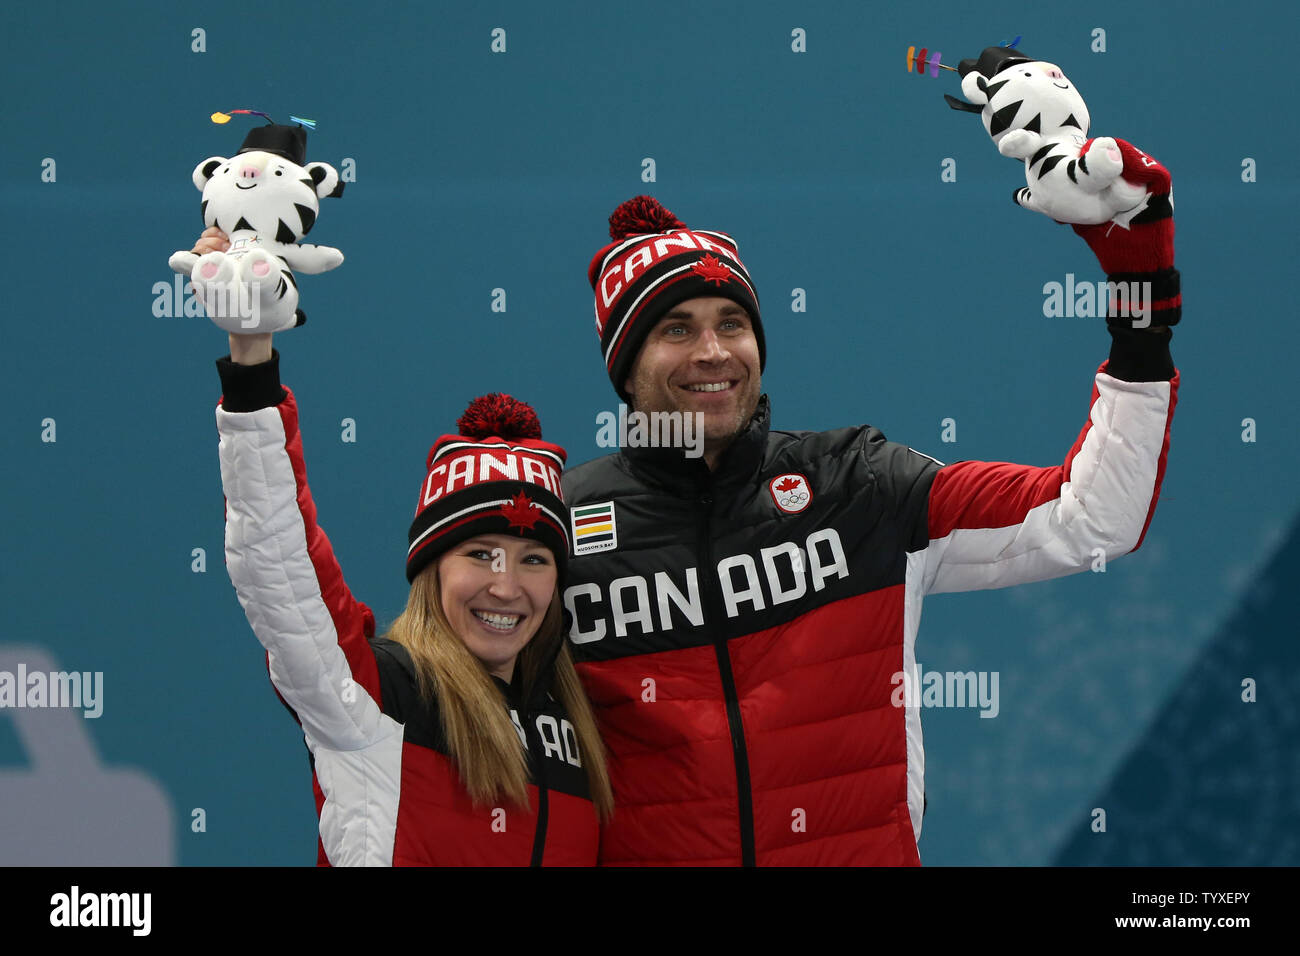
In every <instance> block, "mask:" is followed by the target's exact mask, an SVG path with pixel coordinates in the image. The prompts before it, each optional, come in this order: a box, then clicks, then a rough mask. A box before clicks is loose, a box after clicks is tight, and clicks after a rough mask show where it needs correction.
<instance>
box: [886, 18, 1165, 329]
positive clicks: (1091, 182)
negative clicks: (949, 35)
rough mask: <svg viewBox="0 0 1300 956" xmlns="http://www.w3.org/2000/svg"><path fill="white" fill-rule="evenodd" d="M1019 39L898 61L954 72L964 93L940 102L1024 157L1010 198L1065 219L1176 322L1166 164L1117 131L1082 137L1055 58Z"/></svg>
mask: <svg viewBox="0 0 1300 956" xmlns="http://www.w3.org/2000/svg"><path fill="white" fill-rule="evenodd" d="M1019 41H1020V38H1019V37H1016V39H1015V41H1013V42H1012V43H1010V44H1007V45H1004V46H991V47H986V48H985V49H984V50H983V51H982V52H981V53H980V55H979V57H978V59H966V60H962V61H961V62H960V63H958V64H957V66H956V67H951V66H945V65H943V64H942V63H941V62H940V59H941V57H942V54H939V53H928V52H927V51H926V50H925V49H922V50H921V51H920V53H919V54H917V52H916V48H915V47H910V48H909V49H908V52H907V68H908V71H909V72H910V71H911V70H912V69H913V67H914V66H915V67H917V68H918V72H920V73H922V74H924V73H925V72H926V69H927V67H928V68H929V72H930V75H931V76H938V75H939V70H941V69H943V70H948V71H950V72H953V73H957V74H959V75H960V76H961V91H962V94H963V95H964V96H965V98H966V99H965V101H963V100H960V99H958V98H957V97H955V96H951V95H949V94H944V99H945V100H946V101H947V103H948V105H949V106H951V107H952V108H953V109H955V110H962V111H964V112H968V113H978V114H979V116H980V118H981V120H983V123H984V129H985V131H986V132H987V133H988V134H989V136H990V137H991V138H992V140H993V143H994V145H996V146H997V148H998V152H999V153H1001V154H1002V155H1003V156H1008V157H1011V158H1013V159H1018V160H1020V161H1022V162H1023V164H1024V167H1025V180H1026V184H1025V185H1024V186H1020V187H1018V188H1017V189H1016V190H1015V191H1014V192H1013V194H1012V199H1013V200H1014V201H1015V202H1016V203H1017V204H1018V205H1020V206H1023V207H1024V208H1026V209H1030V210H1033V211H1035V212H1040V213H1042V214H1044V215H1046V216H1050V217H1051V218H1052V219H1054V220H1056V221H1057V222H1060V223H1069V224H1070V225H1071V226H1072V227H1073V228H1074V231H1075V232H1076V233H1078V234H1079V235H1080V236H1082V237H1083V238H1084V240H1086V241H1087V243H1088V245H1089V247H1090V248H1091V249H1092V251H1093V252H1094V253H1096V255H1097V258H1098V260H1099V261H1100V263H1101V266H1102V268H1103V269H1104V270H1105V272H1106V274H1107V277H1108V279H1109V280H1110V281H1112V282H1115V283H1120V282H1128V283H1134V282H1138V283H1150V285H1149V286H1147V285H1144V286H1143V287H1144V288H1147V289H1150V290H1151V291H1150V295H1151V299H1152V301H1151V302H1150V303H1148V304H1149V306H1150V307H1151V309H1152V312H1151V319H1152V326H1153V328H1163V327H1168V326H1172V325H1175V324H1177V322H1178V320H1179V319H1180V318H1181V315H1182V294H1181V288H1180V280H1179V275H1178V270H1177V269H1175V268H1174V267H1173V263H1174V220H1173V213H1174V202H1173V186H1172V182H1171V179H1170V175H1169V170H1168V169H1166V168H1165V167H1164V166H1163V165H1162V164H1161V163H1159V162H1157V161H1156V160H1155V159H1153V158H1152V157H1150V156H1148V155H1147V154H1146V153H1144V152H1143V151H1142V150H1140V149H1138V148H1137V147H1135V146H1133V145H1132V144H1130V143H1127V142H1125V141H1124V140H1122V139H1115V138H1113V137H1110V136H1099V137H1096V138H1093V139H1090V138H1088V129H1089V126H1090V124H1091V117H1090V116H1089V113H1088V106H1087V104H1086V103H1084V100H1083V97H1082V96H1081V95H1080V93H1079V90H1078V89H1077V88H1076V87H1075V86H1074V84H1073V83H1071V82H1070V80H1069V78H1067V77H1066V76H1065V74H1064V73H1063V72H1062V71H1061V68H1060V67H1059V66H1057V65H1056V64H1055V63H1048V62H1045V61H1043V60H1035V59H1033V58H1032V57H1029V56H1027V55H1026V54H1024V53H1022V52H1021V51H1020V50H1017V49H1015V46H1016V44H1017V43H1018V42H1019Z"/></svg>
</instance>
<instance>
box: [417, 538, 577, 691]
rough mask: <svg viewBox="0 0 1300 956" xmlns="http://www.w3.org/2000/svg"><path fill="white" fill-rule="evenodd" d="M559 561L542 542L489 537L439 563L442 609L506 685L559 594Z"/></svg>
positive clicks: (464, 545)
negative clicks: (557, 583)
mask: <svg viewBox="0 0 1300 956" xmlns="http://www.w3.org/2000/svg"><path fill="white" fill-rule="evenodd" d="M556 573H557V571H556V566H555V556H554V555H553V554H551V550H550V548H548V547H546V545H544V544H541V543H540V542H538V541H531V540H529V539H527V538H519V537H515V536H514V535H508V534H487V535H480V536H479V537H476V538H470V539H469V540H468V541H464V542H461V543H460V544H458V545H456V546H455V547H454V548H452V549H450V550H449V551H448V552H447V553H446V554H444V555H443V556H442V557H441V558H439V559H438V577H439V579H440V580H441V582H442V591H441V594H440V597H441V598H442V609H443V612H444V613H445V614H446V616H447V621H448V622H449V623H450V624H451V626H452V629H453V630H454V631H455V632H456V636H457V637H459V638H460V639H461V641H463V642H464V644H465V646H466V647H468V648H469V650H470V653H471V654H473V655H474V656H475V657H477V658H478V659H479V660H480V661H482V662H483V664H484V666H485V667H487V669H488V672H489V673H491V674H492V675H494V676H496V677H500V678H501V679H502V680H504V681H506V682H507V683H509V682H510V679H511V677H512V676H513V675H514V666H515V658H516V657H517V656H518V655H519V652H520V651H521V650H523V649H524V647H525V646H526V645H527V644H528V642H529V641H530V640H532V638H533V635H534V634H536V633H537V629H538V628H539V627H540V626H541V624H542V619H543V618H544V617H545V616H546V611H547V609H548V608H549V607H550V604H551V599H552V598H553V597H554V595H555V581H556Z"/></svg>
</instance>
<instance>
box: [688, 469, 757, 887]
mask: <svg viewBox="0 0 1300 956" xmlns="http://www.w3.org/2000/svg"><path fill="white" fill-rule="evenodd" d="M699 503H700V504H701V505H703V506H704V521H703V524H702V527H703V529H704V534H703V538H702V540H703V546H702V547H701V549H700V561H701V564H700V566H701V567H702V568H703V569H704V574H703V582H702V583H703V588H704V592H705V595H706V598H705V600H706V603H707V604H708V606H709V613H710V614H711V615H714V617H713V619H714V620H715V621H716V620H723V619H725V615H724V613H723V610H722V605H721V602H720V601H718V600H717V599H716V598H717V595H716V594H715V592H714V588H713V585H712V580H713V577H712V576H713V573H714V571H715V568H714V566H713V538H712V530H713V495H712V494H710V493H708V492H705V493H704V494H703V495H701V496H700V499H699ZM713 653H714V655H715V656H716V657H717V660H718V673H719V674H720V675H721V678H722V691H723V697H724V699H725V700H726V704H727V729H728V730H729V731H730V732H731V753H732V757H733V759H734V760H735V763H736V802H737V803H738V805H739V810H740V863H741V866H755V865H756V862H755V853H754V796H753V791H752V790H751V788H750V781H749V751H748V750H747V749H746V747H745V725H744V724H743V723H742V722H741V719H740V695H739V694H738V693H737V692H736V677H735V675H734V674H733V673H732V671H731V655H730V654H729V653H728V651H727V640H726V638H725V637H718V638H715V639H714V641H713Z"/></svg>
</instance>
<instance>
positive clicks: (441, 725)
mask: <svg viewBox="0 0 1300 956" xmlns="http://www.w3.org/2000/svg"><path fill="white" fill-rule="evenodd" d="M225 247H226V240H225V237H224V235H222V234H221V233H220V232H219V231H218V230H216V229H208V230H206V231H205V232H204V233H203V237H202V238H201V239H200V240H199V242H198V244H197V245H196V246H195V248H194V252H195V253H196V254H199V255H202V254H203V253H206V252H209V251H212V250H223V249H224V248H225ZM217 369H218V371H219V373H220V375H221V382H222V387H223V395H222V399H221V402H220V404H219V406H218V408H217V413H216V414H217V428H218V431H219V433H220V436H221V441H220V456H221V480H222V485H223V488H224V490H225V495H226V564H227V567H228V570H229V572H230V577H231V580H232V581H233V582H234V584H235V589H236V591H237V593H238V595H239V600H240V603H241V604H242V605H243V607H244V610H245V612H246V614H247V616H248V620H249V623H250V624H251V625H252V627H253V630H254V632H255V633H256V634H257V637H258V639H259V640H260V641H261V642H262V644H263V645H264V646H265V647H266V649H267V658H268V670H269V671H270V675H271V681H272V683H273V684H274V686H275V689H276V691H277V693H278V694H279V695H280V697H281V699H282V700H283V701H284V702H285V704H286V705H287V706H288V707H289V709H290V710H291V711H292V712H293V714H294V716H295V717H296V718H297V719H298V721H299V723H300V724H301V725H302V729H303V732H304V735H305V737H306V742H307V746H308V749H309V751H310V753H311V758H312V767H313V772H314V777H315V790H316V805H317V810H318V813H319V815H320V847H319V859H318V862H319V863H320V864H321V865H336V866H337V865H390V864H391V865H529V864H531V865H534V866H539V865H544V864H545V865H594V864H595V862H596V850H597V842H598V817H601V818H604V817H607V816H608V815H609V813H610V812H611V809H612V797H611V793H610V787H609V778H608V775H607V773H606V769H605V762H604V754H603V752H602V749H601V745H600V740H599V737H598V735H597V732H596V726H595V721H594V719H593V717H592V713H591V708H590V705H589V704H588V702H587V699H586V697H585V696H584V694H583V691H582V689H581V685H580V684H579V682H578V678H577V674H576V673H575V671H574V668H573V663H572V660H571V658H570V656H569V651H568V646H567V642H566V640H565V635H564V629H563V613H562V609H561V608H562V605H561V603H560V601H561V599H560V582H561V581H562V579H563V571H564V565H565V562H566V561H567V557H568V553H569V544H568V539H567V529H568V512H567V509H566V508H565V506H564V504H563V502H562V501H561V498H560V472H561V469H562V468H563V464H564V450H563V449H562V448H560V447H558V446H556V445H551V444H549V443H547V442H544V441H542V438H541V427H540V425H539V423H538V422H537V418H536V415H535V414H533V412H532V409H531V408H529V407H528V406H527V405H523V404H522V403H519V402H516V401H514V400H513V399H510V398H509V397H508V396H496V395H494V396H484V397H483V398H481V399H477V400H475V402H474V403H473V404H472V405H471V406H470V408H469V409H467V410H466V413H465V415H464V416H462V418H461V419H460V420H459V422H458V425H459V426H460V427H459V432H460V433H459V434H455V435H444V436H443V437H442V438H440V439H439V440H438V442H437V443H435V445H434V446H433V448H432V449H431V450H430V452H429V457H428V460H427V462H426V467H425V476H424V481H423V483H422V484H421V486H420V495H419V499H418V502H417V506H416V516H415V520H414V522H413V523H412V525H411V530H410V533H409V541H408V544H409V548H408V552H407V561H406V575H407V580H408V581H409V582H410V585H411V589H410V593H409V596H408V599H407V604H406V609H405V611H403V613H402V614H401V615H400V616H399V617H398V618H397V620H396V621H394V622H393V625H392V627H391V629H390V630H389V631H388V633H387V634H386V635H385V636H383V637H376V636H375V635H374V630H375V628H374V616H373V615H372V614H371V612H370V609H369V608H367V607H366V606H365V605H364V604H362V603H361V602H359V601H357V600H356V599H355V598H354V597H353V596H352V593H351V591H350V590H349V589H348V587H347V585H346V584H345V583H344V581H343V577H342V574H341V572H340V570H339V566H338V563H337V561H336V560H335V558H334V553H333V550H332V548H331V547H330V543H329V539H328V538H327V537H326V536H325V533H324V532H323V531H322V530H321V529H320V527H319V526H318V525H317V523H316V510H315V506H314V504H313V502H312V499H311V493H310V491H309V489H308V486H307V480H306V468H305V466H304V464H303V456H302V442H301V437H300V435H299V432H298V413H297V404H296V402H295V400H294V397H293V393H292V392H290V391H289V389H287V388H283V387H282V386H281V385H280V381H279V353H278V352H275V351H274V350H272V348H271V336H270V335H269V334H268V335H233V334H232V335H231V336H230V356H229V357H228V358H222V359H219V360H218V361H217Z"/></svg>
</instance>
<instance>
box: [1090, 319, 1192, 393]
mask: <svg viewBox="0 0 1300 956" xmlns="http://www.w3.org/2000/svg"><path fill="white" fill-rule="evenodd" d="M1109 330H1110V338H1111V342H1110V361H1109V362H1107V364H1106V372H1107V373H1108V374H1110V375H1112V376H1114V377H1115V378H1117V379H1119V380H1120V381H1124V382H1165V381H1168V380H1169V379H1171V378H1173V377H1174V372H1175V371H1176V369H1175V368H1174V360H1173V357H1172V356H1171V355H1170V354H1169V340H1170V339H1172V338H1173V336H1174V333H1173V330H1172V329H1166V330H1165V331H1163V332H1146V331H1143V330H1142V329H1125V328H1120V327H1117V326H1114V325H1112V326H1110V327H1109Z"/></svg>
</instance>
